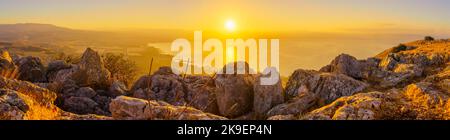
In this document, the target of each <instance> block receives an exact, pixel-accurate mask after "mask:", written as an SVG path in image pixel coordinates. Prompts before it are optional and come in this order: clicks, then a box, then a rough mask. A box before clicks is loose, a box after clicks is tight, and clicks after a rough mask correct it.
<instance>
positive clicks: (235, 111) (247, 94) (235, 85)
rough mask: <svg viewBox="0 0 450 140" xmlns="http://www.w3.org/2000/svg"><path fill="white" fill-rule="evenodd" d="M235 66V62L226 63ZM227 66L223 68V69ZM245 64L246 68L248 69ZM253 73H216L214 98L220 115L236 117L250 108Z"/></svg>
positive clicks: (251, 104) (251, 105) (251, 103)
mask: <svg viewBox="0 0 450 140" xmlns="http://www.w3.org/2000/svg"><path fill="white" fill-rule="evenodd" d="M228 65H234V66H235V72H236V71H237V67H236V66H237V63H234V64H232V63H231V64H228ZM226 67H227V66H225V67H224V68H223V70H224V71H225V69H226ZM248 68H249V67H248V64H246V69H248ZM254 81H255V77H254V75H251V74H249V72H248V70H247V72H246V73H245V74H218V75H217V77H216V79H215V84H216V99H217V105H218V107H219V112H220V114H221V115H223V116H226V117H237V116H240V115H244V114H245V113H247V112H249V111H250V110H252V107H253V100H254V99H253V84H254Z"/></svg>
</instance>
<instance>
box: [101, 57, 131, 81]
mask: <svg viewBox="0 0 450 140" xmlns="http://www.w3.org/2000/svg"><path fill="white" fill-rule="evenodd" d="M103 60H104V64H105V68H106V69H108V70H109V72H111V76H112V77H113V78H114V79H116V80H119V81H122V82H123V83H124V84H125V85H127V86H129V85H130V84H131V82H133V81H134V79H135V78H136V75H137V70H138V69H137V65H136V63H135V62H134V61H132V60H130V59H128V58H125V56H124V55H123V54H113V53H106V54H105V55H103Z"/></svg>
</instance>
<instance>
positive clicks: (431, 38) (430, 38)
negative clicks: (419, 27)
mask: <svg viewBox="0 0 450 140" xmlns="http://www.w3.org/2000/svg"><path fill="white" fill-rule="evenodd" d="M433 40H434V38H433V37H431V36H426V37H425V41H433Z"/></svg>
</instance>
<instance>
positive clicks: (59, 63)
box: [46, 60, 72, 82]
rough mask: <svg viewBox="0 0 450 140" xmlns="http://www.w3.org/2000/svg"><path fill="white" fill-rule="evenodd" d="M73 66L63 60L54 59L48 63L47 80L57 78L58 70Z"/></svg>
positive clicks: (50, 80) (51, 80)
mask: <svg viewBox="0 0 450 140" xmlns="http://www.w3.org/2000/svg"><path fill="white" fill-rule="evenodd" d="M70 68H72V65H70V64H68V63H66V62H65V61H63V60H56V61H52V62H50V63H48V67H47V74H46V76H47V80H48V81H49V82H53V81H54V80H55V79H56V75H57V74H58V72H59V71H60V70H63V69H70Z"/></svg>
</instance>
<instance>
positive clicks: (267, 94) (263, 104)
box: [253, 72, 284, 119]
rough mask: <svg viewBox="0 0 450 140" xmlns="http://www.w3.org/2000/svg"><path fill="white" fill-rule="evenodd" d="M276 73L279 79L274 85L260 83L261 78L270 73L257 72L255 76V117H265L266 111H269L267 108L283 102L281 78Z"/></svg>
mask: <svg viewBox="0 0 450 140" xmlns="http://www.w3.org/2000/svg"><path fill="white" fill-rule="evenodd" d="M274 74H275V72H274ZM276 74H277V76H278V79H279V80H278V82H277V83H276V84H274V85H262V84H261V78H262V77H268V76H270V73H269V74H259V75H258V76H256V78H255V83H254V85H253V91H254V98H253V112H254V115H255V116H254V117H255V119H266V117H267V116H266V113H267V112H268V111H269V109H271V108H272V107H274V106H276V105H278V104H281V103H283V102H284V96H283V86H282V85H281V78H280V76H279V74H278V73H276Z"/></svg>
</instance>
